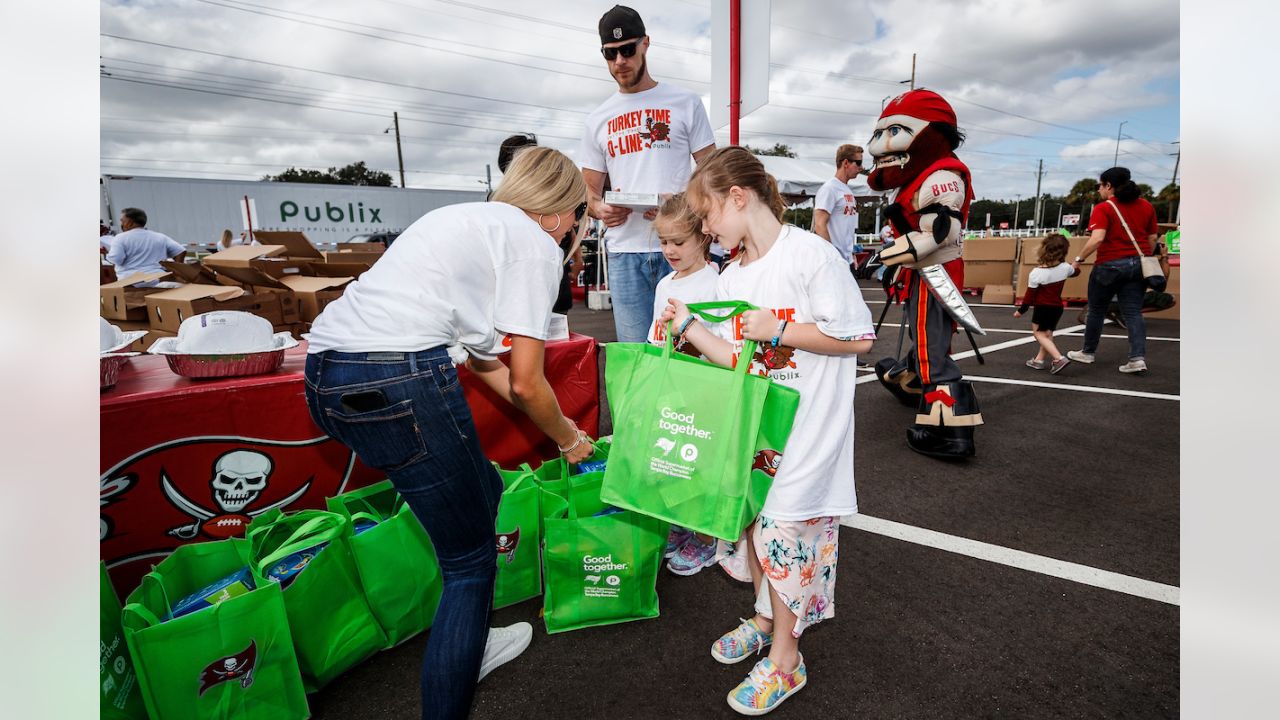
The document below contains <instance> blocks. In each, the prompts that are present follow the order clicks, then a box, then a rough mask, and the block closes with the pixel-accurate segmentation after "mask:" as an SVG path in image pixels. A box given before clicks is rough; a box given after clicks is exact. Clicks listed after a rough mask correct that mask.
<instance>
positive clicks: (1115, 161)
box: [1111, 120, 1129, 167]
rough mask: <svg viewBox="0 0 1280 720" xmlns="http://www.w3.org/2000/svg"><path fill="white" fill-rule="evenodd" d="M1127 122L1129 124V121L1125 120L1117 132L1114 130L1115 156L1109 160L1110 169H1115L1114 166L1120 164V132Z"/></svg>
mask: <svg viewBox="0 0 1280 720" xmlns="http://www.w3.org/2000/svg"><path fill="white" fill-rule="evenodd" d="M1127 122H1129V121H1128V120H1125V121H1123V122H1121V123H1120V129H1119V130H1116V155H1115V157H1113V158H1111V167H1115V166H1116V164H1117V163H1119V162H1120V132H1121V131H1122V130H1124V125H1125V123H1127Z"/></svg>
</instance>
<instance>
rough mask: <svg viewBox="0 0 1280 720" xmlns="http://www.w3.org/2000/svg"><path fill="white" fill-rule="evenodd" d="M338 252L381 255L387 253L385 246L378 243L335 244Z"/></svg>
mask: <svg viewBox="0 0 1280 720" xmlns="http://www.w3.org/2000/svg"><path fill="white" fill-rule="evenodd" d="M336 249H337V251H338V252H361V253H371V252H374V253H383V252H386V251H387V246H386V245H383V244H382V243H380V242H363V243H346V242H340V243H338V244H337V248H336Z"/></svg>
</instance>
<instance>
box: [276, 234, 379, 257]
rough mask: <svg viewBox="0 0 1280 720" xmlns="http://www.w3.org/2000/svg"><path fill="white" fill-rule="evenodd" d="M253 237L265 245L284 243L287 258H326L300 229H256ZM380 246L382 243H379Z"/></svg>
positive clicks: (284, 254)
mask: <svg viewBox="0 0 1280 720" xmlns="http://www.w3.org/2000/svg"><path fill="white" fill-rule="evenodd" d="M253 238H254V239H255V240H257V241H258V242H260V243H262V244H263V245H283V246H284V248H285V251H284V253H283V256H284V257H287V258H293V259H296V260H324V255H323V254H322V253H321V252H320V251H319V250H317V249H316V246H315V245H314V244H312V242H311V241H310V240H309V239H307V236H306V235H305V234H304V233H302V232H301V231H299V230H255V231H254V233H253ZM344 244H345V243H344ZM378 247H382V245H381V244H379V245H378Z"/></svg>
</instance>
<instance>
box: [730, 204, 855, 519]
mask: <svg viewBox="0 0 1280 720" xmlns="http://www.w3.org/2000/svg"><path fill="white" fill-rule="evenodd" d="M716 295H717V298H718V299H720V300H745V301H747V302H750V303H751V304H753V305H755V306H757V307H760V308H766V309H768V310H770V311H771V312H773V313H774V314H775V315H777V316H778V318H779V319H784V318H785V319H786V320H787V321H788V322H794V323H817V326H818V329H819V330H821V331H822V333H823V334H824V335H828V336H830V337H833V338H837V339H842V340H843V339H858V338H871V337H874V336H875V327H874V326H873V324H872V321H871V310H869V309H868V308H867V304H866V302H864V301H863V299H862V293H861V292H860V291H859V290H858V285H857V283H856V282H855V281H854V279H853V275H852V274H850V273H849V265H848V264H847V263H846V262H845V261H844V259H843V258H842V257H840V253H839V252H838V251H837V250H836V249H835V248H834V247H832V245H831V243H829V242H827V241H825V240H823V239H822V238H821V237H819V236H817V235H815V234H813V233H811V232H807V231H805V230H801V229H800V228H797V227H794V226H790V225H788V226H784V227H783V228H782V232H781V233H780V234H779V236H778V240H777V242H776V243H775V244H774V246H773V247H772V248H770V249H769V252H767V253H765V254H764V256H763V257H761V258H759V259H757V260H755V261H753V262H752V263H751V264H750V265H747V266H746V267H742V265H741V264H740V263H739V262H731V263H729V264H728V265H727V266H725V268H724V270H723V272H721V274H720V281H719V283H718V285H717V288H716ZM713 327H715V328H716V329H717V332H718V333H719V334H720V336H721V337H724V338H726V339H730V340H732V341H734V342H735V343H741V341H742V324H741V322H740V321H739V320H738V319H737V318H735V319H734V320H733V321H726V322H723V323H718V324H716V325H713ZM765 345H767V343H765ZM778 350H781V351H782V352H781V356H782V357H780V358H779V362H776V363H775V365H779V366H777V367H772V368H770V367H768V366H766V365H765V364H764V358H763V355H762V353H761V352H760V350H757V352H756V354H755V356H754V357H753V358H752V359H751V366H750V367H749V368H748V372H753V373H756V374H758V375H766V374H767V375H768V376H769V377H770V378H772V379H773V380H774V382H778V383H781V384H783V385H786V386H787V387H792V388H795V389H796V390H798V391H800V406H799V408H798V409H797V410H796V418H795V424H794V425H793V427H792V430H791V437H790V438H789V439H788V440H787V446H786V448H785V449H784V450H783V453H782V455H783V457H782V465H781V466H780V467H779V469H778V474H777V475H776V476H775V477H774V480H773V487H772V488H770V490H769V495H768V497H767V498H766V499H765V503H764V509H763V510H761V514H763V515H766V516H768V517H770V518H773V519H775V520H808V519H811V518H816V517H824V516H829V515H835V516H841V515H850V514H853V513H856V512H857V511H858V498H857V493H856V492H855V490H854V483H853V391H854V387H855V386H856V384H857V368H858V361H857V357H856V356H854V355H845V356H833V355H820V354H817V353H811V352H807V351H805V350H798V349H795V348H787V347H785V346H781V345H780V346H779V347H778ZM788 350H789V351H790V354H789V357H788V352H787V351H788Z"/></svg>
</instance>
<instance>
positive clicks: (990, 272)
mask: <svg viewBox="0 0 1280 720" xmlns="http://www.w3.org/2000/svg"><path fill="white" fill-rule="evenodd" d="M963 257H964V288H962V289H964V290H970V291H976V292H981V293H982V302H984V303H998V304H1007V303H1011V302H1013V285H1012V283H1013V270H1014V264H1015V261H1016V260H1017V257H1018V239H1017V238H972V239H969V240H965V241H964V254H963Z"/></svg>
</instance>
